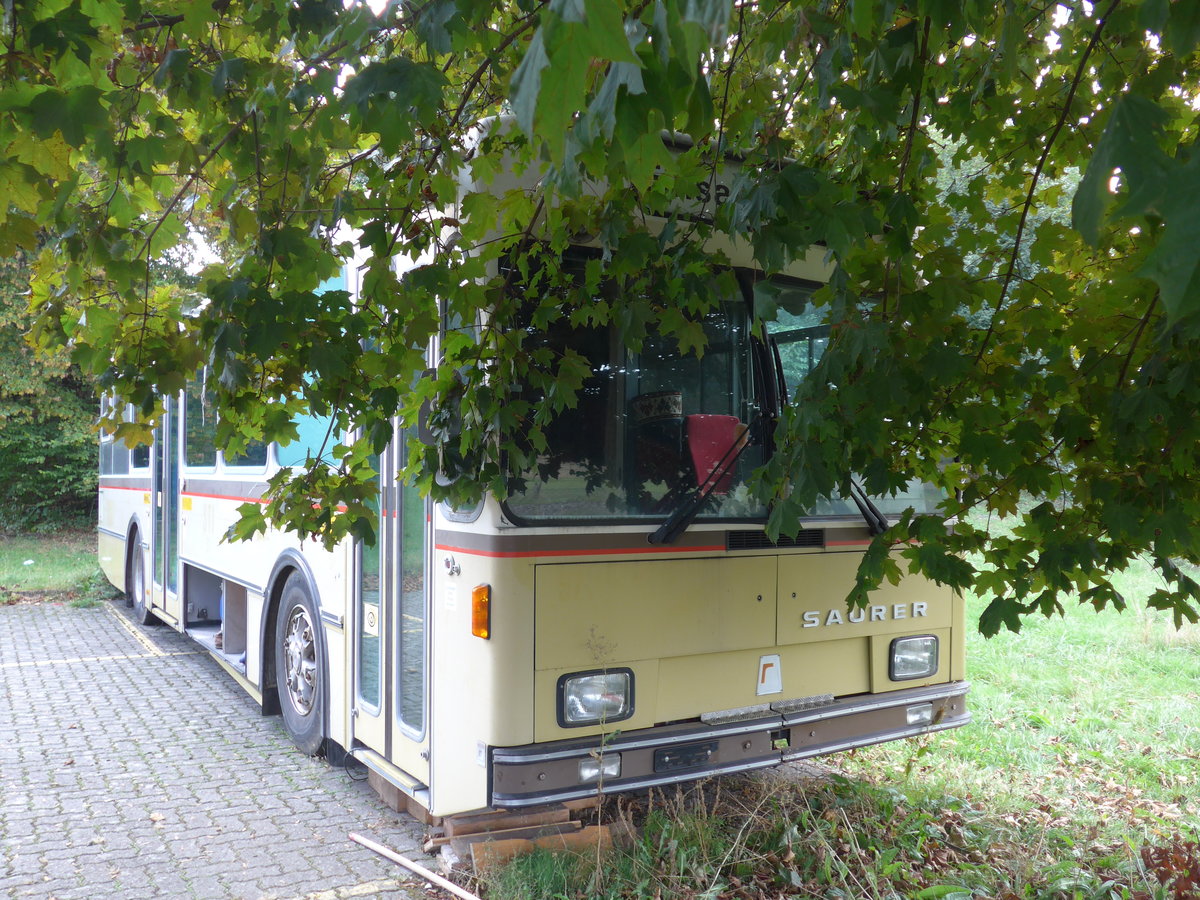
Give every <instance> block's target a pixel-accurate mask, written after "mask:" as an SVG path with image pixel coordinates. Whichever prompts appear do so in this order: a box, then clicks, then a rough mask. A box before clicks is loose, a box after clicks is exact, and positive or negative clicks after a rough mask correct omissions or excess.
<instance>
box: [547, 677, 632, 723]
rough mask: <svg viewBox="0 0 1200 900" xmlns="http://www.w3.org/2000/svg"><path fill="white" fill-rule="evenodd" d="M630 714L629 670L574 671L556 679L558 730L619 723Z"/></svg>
mask: <svg viewBox="0 0 1200 900" xmlns="http://www.w3.org/2000/svg"><path fill="white" fill-rule="evenodd" d="M632 715H633V671H632V670H631V669H609V670H607V671H598V672H574V673H572V674H570V675H563V676H562V677H561V678H559V679H558V724H559V726H560V727H562V728H577V727H579V726H581V725H599V724H601V723H603V724H608V723H609V722H620V721H622V720H624V719H628V718H629V717H630V716H632Z"/></svg>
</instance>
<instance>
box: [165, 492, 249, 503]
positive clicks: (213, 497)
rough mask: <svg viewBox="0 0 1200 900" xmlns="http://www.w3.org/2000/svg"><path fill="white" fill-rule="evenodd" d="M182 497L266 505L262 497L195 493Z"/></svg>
mask: <svg viewBox="0 0 1200 900" xmlns="http://www.w3.org/2000/svg"><path fill="white" fill-rule="evenodd" d="M179 496H180V497H204V498H206V499H208V500H239V501H241V502H242V503H266V502H267V501H266V500H264V499H263V498H262V497H231V496H229V495H228V494H200V493H197V492H195V491H184V492H183V493H181V494H180V495H179Z"/></svg>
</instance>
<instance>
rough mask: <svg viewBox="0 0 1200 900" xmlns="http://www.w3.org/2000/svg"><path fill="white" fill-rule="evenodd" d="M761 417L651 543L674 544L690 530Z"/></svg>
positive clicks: (738, 455)
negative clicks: (689, 527) (690, 526)
mask: <svg viewBox="0 0 1200 900" xmlns="http://www.w3.org/2000/svg"><path fill="white" fill-rule="evenodd" d="M761 420H762V417H761V416H756V417H755V419H754V421H753V422H751V423H750V425H749V426H748V427H747V428H746V430H745V431H744V432H742V433H741V434H740V435H739V436H738V437H736V438H734V441H733V443H732V444H730V445H729V448H728V449H727V450H726V451H725V453H724V454H723V455H722V456H721V458H720V459H719V460H717V463H716V465H714V466H713V467H712V468H711V469H710V470H709V473H708V475H707V476H705V478H704V480H703V481H701V482H700V483H699V484H698V485H696V487H695V488H693V489H692V490H691V491H690V492H689V493H688V495H687V496H686V497H685V498H684V500H683V502H682V503H680V504H679V506H678V508H677V509H676V510H675V512H673V513H671V515H670V517H668V519H667V520H666V521H665V522H663V523H662V524H661V525H659V526H658V529H657V530H656V531H655V532H654V534H652V535H650V538H649V540H650V543H651V544H673V543H675V539H676V538H677V537H679V535H681V534H682V533H683V532H684V531H686V530H687V527H688V526H689V525H691V524H692V520H693V519H695V518H696V516H697V515H699V513H700V510H701V509H702V508H703V507H704V503H705V501H707V500H708V498H709V497H711V496H712V493H713V491H714V489H715V488H716V486H717V485H718V484H720V482H721V479H722V478H724V477H725V475H726V473H728V472H730V471H731V470H732V469H733V467H734V466H735V465H736V464H737V461H738V460H739V459H741V457H742V453H743V452H745V450H746V448H747V447H749V446H750V443H751V441H750V435H751V433H752V431H753V430H754V428H755V427H757V426H758V424H759V423H760V422H761Z"/></svg>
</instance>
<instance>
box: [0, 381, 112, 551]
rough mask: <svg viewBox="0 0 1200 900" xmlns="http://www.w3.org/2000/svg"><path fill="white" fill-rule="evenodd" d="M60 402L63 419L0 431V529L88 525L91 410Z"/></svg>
mask: <svg viewBox="0 0 1200 900" xmlns="http://www.w3.org/2000/svg"><path fill="white" fill-rule="evenodd" d="M72 400H73V401H74V404H72V402H71V401H72ZM63 401H64V406H65V407H66V409H64V410H63V411H62V414H59V415H53V416H45V417H43V418H41V420H40V421H24V422H20V421H18V422H7V423H5V426H4V428H3V430H2V431H0V529H4V530H7V531H52V530H56V529H59V528H74V527H81V526H84V525H87V524H90V522H91V521H92V520H93V517H94V513H95V507H96V440H95V437H94V436H93V434H92V431H91V415H90V410H87V411H85V410H84V409H83V404H82V402H80V401H79V400H78V398H67V397H64V398H63ZM72 405H74V406H75V408H74V409H72V408H70V407H71V406H72Z"/></svg>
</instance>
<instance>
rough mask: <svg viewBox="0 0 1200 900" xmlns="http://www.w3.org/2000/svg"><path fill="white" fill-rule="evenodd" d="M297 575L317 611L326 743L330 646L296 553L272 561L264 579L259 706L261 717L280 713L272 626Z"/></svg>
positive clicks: (317, 595)
mask: <svg viewBox="0 0 1200 900" xmlns="http://www.w3.org/2000/svg"><path fill="white" fill-rule="evenodd" d="M293 573H297V574H299V575H300V577H301V578H303V579H304V586H305V588H307V590H308V596H309V597H311V598H312V601H313V605H314V606H316V610H317V621H316V622H314V623H313V624H314V625H315V626H316V629H315V630H316V638H317V646H318V647H319V648H320V650H321V661H322V663H323V664H324V666H325V671H324V672H323V673H322V678H321V699H322V701H323V702H322V704H321V736H322V737H323V738H324V739H325V740H326V741H328V740H329V703H330V696H329V681H330V672H329V645H328V642H327V641H326V639H325V625H324V622H323V621H322V620H321V592H320V591H318V590H317V582H316V579H315V578H314V577H313V573H312V568H311V567H310V566H309V565H308V562H307V561H306V560H305V559H304V557H303V556H302V555H301V554H300V553H299V552H298V551H296V550H292V549H288V550H285V551H284V552H283V553H281V554H280V555H279V558H278V559H277V560H275V565H274V567H273V568H272V569H271V576H270V578H268V579H267V590H266V598H267V602H266V604H265V605H264V607H263V615H262V621H261V622H260V623H259V640H260V643H259V646H260V647H262V648H263V651H262V659H261V660H260V664H261V666H262V669H261V671H260V672H259V677H260V680H259V684H261V685H262V698H263V702H262V706H263V715H264V716H273V715H278V714H279V713H280V712H281V707H280V705H279V685H278V684H277V683H276V680H275V626H276V623H277V622H278V620H279V605H280V602H281V600H282V599H283V587H284V585H285V584H287V581H288V579H289V578H290V577H291V576H292V575H293Z"/></svg>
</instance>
